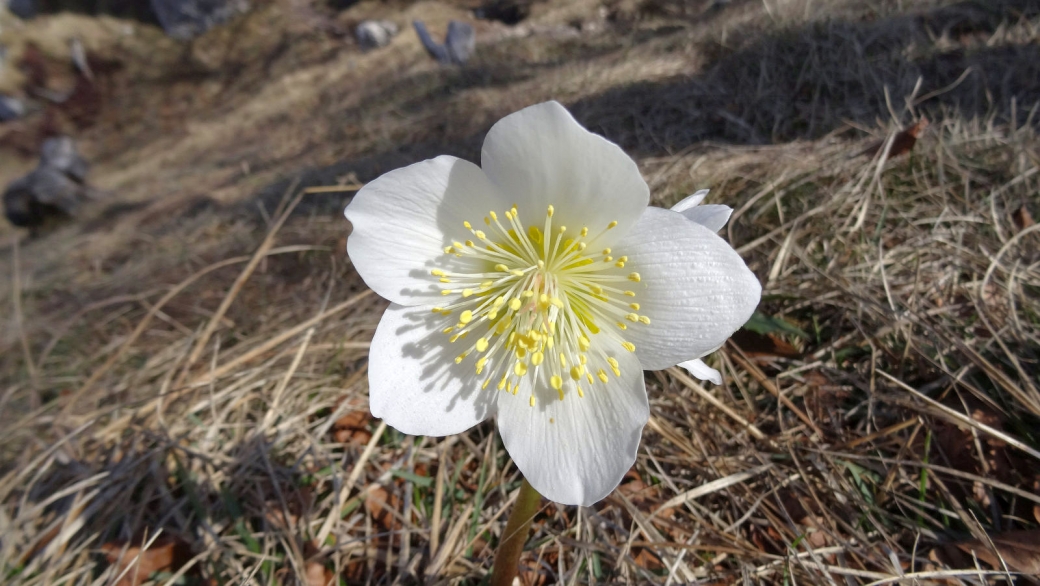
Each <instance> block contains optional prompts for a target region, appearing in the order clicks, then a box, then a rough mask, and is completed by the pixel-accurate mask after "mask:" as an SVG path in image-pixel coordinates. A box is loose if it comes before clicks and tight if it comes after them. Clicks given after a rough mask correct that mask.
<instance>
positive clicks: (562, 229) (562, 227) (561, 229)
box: [559, 226, 567, 234]
mask: <svg viewBox="0 0 1040 586" xmlns="http://www.w3.org/2000/svg"><path fill="white" fill-rule="evenodd" d="M566 231H567V226H560V229H559V232H560V234H563V233H564V232H566Z"/></svg>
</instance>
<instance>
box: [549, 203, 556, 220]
mask: <svg viewBox="0 0 1040 586" xmlns="http://www.w3.org/2000/svg"><path fill="white" fill-rule="evenodd" d="M555 211H556V210H555V209H554V208H553V207H552V205H550V206H549V211H548V212H547V213H548V214H549V217H550V218H551V217H553V212H555Z"/></svg>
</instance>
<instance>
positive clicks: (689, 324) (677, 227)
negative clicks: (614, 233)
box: [616, 208, 762, 370]
mask: <svg viewBox="0 0 1040 586" xmlns="http://www.w3.org/2000/svg"><path fill="white" fill-rule="evenodd" d="M616 249H617V250H618V251H621V250H624V251H625V254H626V255H628V259H629V262H628V266H629V267H631V269H632V270H634V271H637V272H639V274H640V276H641V279H640V282H639V283H638V284H635V287H633V288H634V290H635V291H636V294H637V301H639V303H640V305H641V309H640V313H642V314H644V315H646V316H647V317H649V318H650V324H649V325H645V326H640V327H630V328H629V329H628V331H626V332H625V336H626V338H627V339H628V340H629V341H630V342H632V343H634V344H635V346H636V355H637V356H638V357H639V360H640V362H641V363H642V365H643V368H645V369H647V370H657V369H661V368H667V367H669V366H672V365H674V364H678V363H680V362H683V361H685V360H688V359H689V357H690V356H704V355H705V354H707V353H709V352H711V351H713V350H715V349H716V348H718V347H719V346H721V345H722V343H723V342H725V341H726V339H727V338H729V336H730V335H731V334H732V333H733V332H734V331H736V330H737V328H739V327H740V326H742V325H744V323H745V322H746V321H747V320H748V318H750V317H751V314H752V312H753V311H754V310H755V307H756V306H757V305H758V301H759V298H760V297H761V295H762V286H761V285H760V284H759V282H758V279H757V278H756V277H755V274H754V273H752V272H751V271H750V270H749V269H748V268H747V265H745V264H744V261H743V259H741V258H740V255H738V254H737V252H736V251H735V250H733V248H731V247H730V245H729V244H727V243H726V242H725V241H724V240H722V239H721V238H719V237H718V236H716V235H715V234H714V233H712V232H711V231H710V230H709V229H707V228H705V227H704V226H702V225H700V224H697V223H696V222H691V221H689V220H687V219H686V218H685V217H684V216H683V215H682V214H680V213H676V212H673V211H670V210H664V209H661V208H647V209H646V211H645V212H644V213H643V215H642V216H640V218H639V221H638V222H637V223H636V225H635V226H634V227H633V228H632V231H631V232H629V233H628V235H626V236H625V238H624V240H623V241H622V242H619V243H618V244H617V246H616Z"/></svg>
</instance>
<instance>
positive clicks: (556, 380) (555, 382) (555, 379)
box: [549, 374, 563, 391]
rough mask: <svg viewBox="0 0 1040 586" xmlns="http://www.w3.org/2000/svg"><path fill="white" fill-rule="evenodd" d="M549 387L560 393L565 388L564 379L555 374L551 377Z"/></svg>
mask: <svg viewBox="0 0 1040 586" xmlns="http://www.w3.org/2000/svg"><path fill="white" fill-rule="evenodd" d="M549 385H550V386H551V387H552V388H554V389H556V390H557V391H558V390H560V389H562V388H563V379H562V378H560V377H559V376H557V375H555V374H554V375H552V376H551V377H549Z"/></svg>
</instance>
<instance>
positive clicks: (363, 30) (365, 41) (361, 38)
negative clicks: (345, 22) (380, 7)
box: [354, 20, 398, 50]
mask: <svg viewBox="0 0 1040 586" xmlns="http://www.w3.org/2000/svg"><path fill="white" fill-rule="evenodd" d="M397 31H398V29H397V24H396V23H394V22H392V21H389V20H365V21H362V22H361V24H359V25H357V28H356V29H354V36H355V37H357V42H358V45H360V46H361V48H362V49H365V50H369V49H376V48H379V47H385V46H386V45H389V44H390V39H392V38H394V36H395V35H397Z"/></svg>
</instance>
